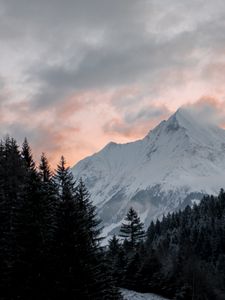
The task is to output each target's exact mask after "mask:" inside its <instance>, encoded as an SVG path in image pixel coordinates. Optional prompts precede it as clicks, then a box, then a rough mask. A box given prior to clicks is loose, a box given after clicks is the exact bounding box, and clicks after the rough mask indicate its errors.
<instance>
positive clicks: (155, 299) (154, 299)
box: [121, 289, 168, 300]
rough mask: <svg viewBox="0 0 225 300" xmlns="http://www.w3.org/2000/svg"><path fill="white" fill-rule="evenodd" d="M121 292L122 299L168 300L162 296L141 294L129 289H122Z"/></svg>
mask: <svg viewBox="0 0 225 300" xmlns="http://www.w3.org/2000/svg"><path fill="white" fill-rule="evenodd" d="M121 293H122V295H123V298H124V300H131V299H132V300H168V299H166V298H162V297H160V296H157V295H154V294H149V293H146V294H141V293H137V292H134V291H130V290H125V289H122V290H121Z"/></svg>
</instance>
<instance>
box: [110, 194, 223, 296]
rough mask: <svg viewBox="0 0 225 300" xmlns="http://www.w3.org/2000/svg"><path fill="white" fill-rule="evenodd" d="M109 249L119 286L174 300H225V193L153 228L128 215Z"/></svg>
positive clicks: (166, 217) (134, 214)
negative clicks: (144, 230) (145, 228)
mask: <svg viewBox="0 0 225 300" xmlns="http://www.w3.org/2000/svg"><path fill="white" fill-rule="evenodd" d="M125 220H127V222H126V224H123V225H122V227H121V229H120V233H119V235H118V236H116V235H114V236H113V238H112V239H111V240H110V241H109V245H108V251H107V256H108V262H109V264H110V267H111V269H112V270H113V276H114V279H115V281H116V283H117V285H118V286H120V287H123V288H127V289H133V290H136V291H139V292H143V293H145V292H150V293H156V294H160V295H162V296H165V297H167V298H169V299H176V300H183V299H185V300H186V299H187V300H212V299H215V300H224V299H225V192H224V190H223V189H222V190H221V191H220V193H219V195H218V196H217V197H215V196H205V197H204V198H203V199H202V201H201V202H200V204H199V205H196V204H194V205H193V207H190V206H187V207H186V208H185V209H184V210H183V211H178V212H174V213H169V214H168V215H167V216H164V217H163V218H162V220H161V221H159V220H157V221H156V222H151V224H150V226H149V227H148V229H147V232H146V234H144V232H143V224H142V223H141V222H140V218H138V216H137V213H136V212H135V211H134V209H132V208H131V209H130V210H129V212H128V214H127V216H126V218H125Z"/></svg>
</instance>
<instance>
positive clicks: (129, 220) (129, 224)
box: [119, 207, 145, 249]
mask: <svg viewBox="0 0 225 300" xmlns="http://www.w3.org/2000/svg"><path fill="white" fill-rule="evenodd" d="M125 222H126V223H122V226H121V228H120V234H119V235H120V237H122V238H125V239H126V240H127V241H128V242H129V244H130V246H131V249H135V247H136V246H137V245H138V244H139V242H140V241H141V240H143V238H144V236H145V231H144V224H143V223H142V222H141V221H140V218H139V216H138V214H137V212H136V211H135V210H134V209H133V207H131V208H130V209H129V211H128V213H127V215H126V217H125Z"/></svg>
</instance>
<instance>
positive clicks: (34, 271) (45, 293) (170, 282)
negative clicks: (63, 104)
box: [0, 137, 225, 300]
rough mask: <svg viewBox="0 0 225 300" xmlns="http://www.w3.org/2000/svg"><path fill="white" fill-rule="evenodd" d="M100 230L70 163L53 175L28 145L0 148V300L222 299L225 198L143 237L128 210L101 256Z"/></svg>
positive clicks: (7, 142)
mask: <svg viewBox="0 0 225 300" xmlns="http://www.w3.org/2000/svg"><path fill="white" fill-rule="evenodd" d="M101 232H102V226H101V220H100V219H99V217H98V214H97V211H96V208H95V207H94V206H93V204H92V202H91V195H89V192H88V190H87V189H86V187H85V185H84V183H83V181H82V178H81V179H80V180H79V181H75V180H74V178H73V175H72V172H71V170H70V168H69V167H68V166H67V164H66V160H65V159H64V157H61V159H60V161H59V163H58V166H57V168H56V170H55V171H52V170H51V168H50V165H49V163H48V159H47V157H46V156H45V154H42V155H41V158H40V162H39V164H36V163H35V162H34V159H33V155H32V151H31V148H30V146H29V143H28V142H27V140H26V139H25V140H24V143H23V144H22V146H21V147H20V146H19V145H18V144H17V141H16V140H14V139H13V138H11V137H6V138H5V139H3V140H2V141H1V143H0V299H1V300H15V299H21V300H32V299H34V300H53V299H56V300H57V299H66V300H67V299H68V300H70V299H71V300H72V299H76V300H79V299H81V300H82V299H84V300H86V299H90V300H100V299H103V300H110V299H112V300H119V299H122V294H121V292H120V291H121V289H128V290H134V291H137V292H140V293H155V294H158V295H161V296H164V297H166V298H168V299H175V300H182V299H187V300H188V299H190V300H213V299H215V300H223V299H225V192H224V190H223V189H222V187H221V191H220V192H219V194H218V196H205V197H204V198H203V199H202V200H201V202H200V204H198V205H197V204H193V206H191V207H190V206H187V207H186V208H185V209H184V210H182V211H176V212H173V213H169V214H168V215H166V216H164V217H163V218H162V219H160V220H157V221H154V222H153V221H152V222H151V223H150V224H149V226H148V228H145V227H144V224H143V223H142V222H141V219H140V217H139V215H138V212H137V211H135V209H134V208H132V207H131V208H130V209H129V211H128V212H127V215H126V216H124V221H123V223H122V225H121V228H120V230H119V231H118V234H115V235H114V236H113V237H111V238H110V239H109V241H108V244H107V245H106V246H103V243H102V239H103V238H104V237H102V235H101Z"/></svg>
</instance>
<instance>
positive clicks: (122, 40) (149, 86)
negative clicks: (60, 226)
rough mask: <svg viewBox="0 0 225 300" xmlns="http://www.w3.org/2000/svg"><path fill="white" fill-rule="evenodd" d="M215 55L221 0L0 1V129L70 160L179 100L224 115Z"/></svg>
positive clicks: (224, 23)
mask: <svg viewBox="0 0 225 300" xmlns="http://www.w3.org/2000/svg"><path fill="white" fill-rule="evenodd" d="M224 53H225V2H224V1H223V0H215V1H211V0H188V1H187V0H183V1H179V0H173V1H172V0H171V1H169V0H155V1H153V0H140V1H136V0H115V1H108V0H89V1H87V0H64V1H61V0H45V1H44V0H39V1H36V0H19V1H18V0H0V56H1V60H0V125H1V126H0V134H1V136H3V135H4V134H6V133H9V134H11V135H13V136H14V137H15V138H17V139H18V140H19V141H21V140H22V139H23V137H24V136H27V137H28V139H29V140H30V142H31V144H32V146H33V148H34V149H35V152H36V154H37V153H40V152H41V151H45V152H46V153H48V154H49V156H50V159H51V161H52V162H53V163H55V162H56V159H58V157H59V156H60V155H61V153H64V154H65V156H66V157H67V160H68V162H69V163H70V164H73V163H74V162H76V161H77V160H79V159H81V158H83V157H84V156H85V155H88V154H92V153H93V152H94V151H97V150H99V149H100V148H101V147H102V146H103V145H104V144H105V143H107V142H109V141H110V140H114V141H118V142H127V141H130V140H133V139H136V138H141V137H142V136H144V135H145V134H146V133H147V132H148V131H149V129H150V128H152V127H153V126H154V125H156V124H157V123H158V122H159V121H161V120H162V119H164V118H167V117H168V116H169V114H170V113H172V112H174V111H175V110H176V109H177V108H178V107H180V106H181V105H183V104H188V105H190V104H191V103H195V102H196V103H197V104H196V105H197V106H199V105H201V104H202V105H205V104H207V107H209V109H207V114H208V115H209V113H208V112H209V111H210V113H212V114H213V115H215V114H217V112H218V111H219V113H220V117H219V118H217V117H213V119H215V120H218V122H219V123H220V124H222V123H225V122H223V116H224V114H223V107H224V100H225V99H224V90H225V85H224V81H225V56H224ZM204 107H205V106H204ZM210 107H211V109H210ZM202 111H205V110H204V109H203V110H202ZM208 115H207V116H208ZM221 116H222V117H221Z"/></svg>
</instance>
